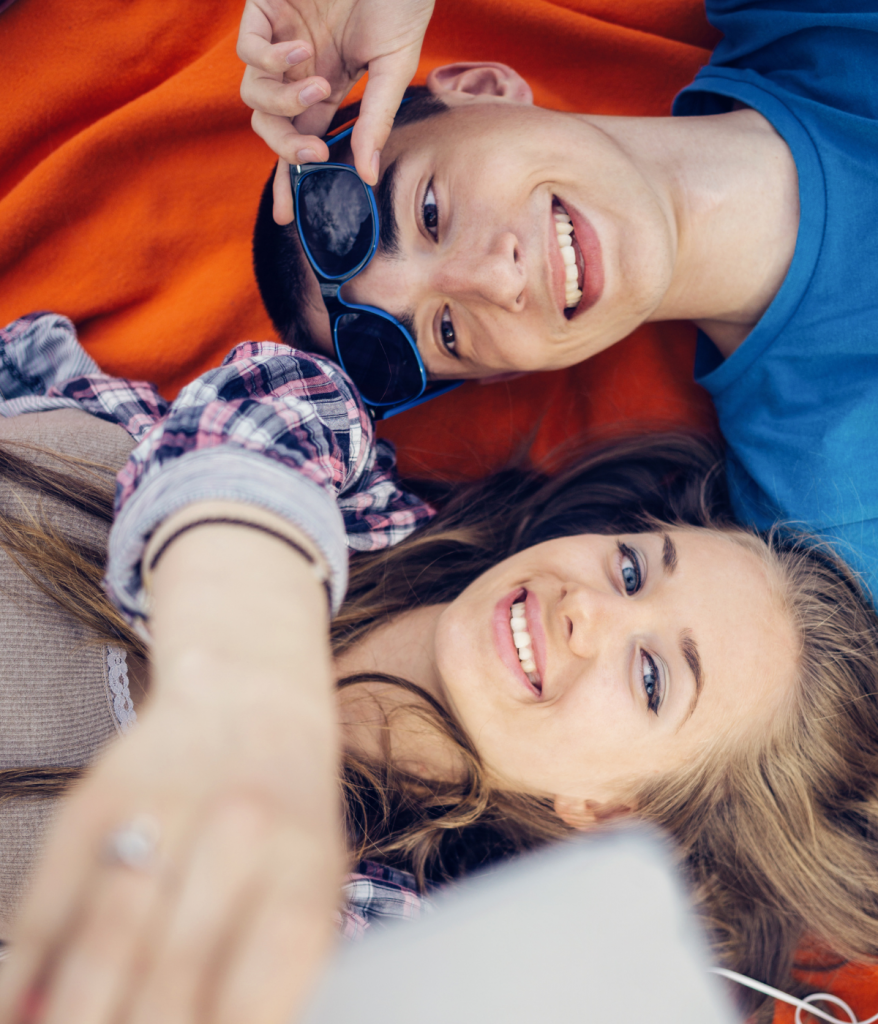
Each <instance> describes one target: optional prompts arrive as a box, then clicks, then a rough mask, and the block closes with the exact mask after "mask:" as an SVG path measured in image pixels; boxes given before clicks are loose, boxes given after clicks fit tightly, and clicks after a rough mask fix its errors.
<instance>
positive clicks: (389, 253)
mask: <svg viewBox="0 0 878 1024" xmlns="http://www.w3.org/2000/svg"><path fill="white" fill-rule="evenodd" d="M398 164H399V157H397V158H396V160H394V161H393V163H392V164H391V165H390V166H389V167H388V168H387V170H386V171H385V172H384V174H383V175H382V178H381V181H379V182H378V188H377V194H376V197H375V198H376V201H377V203H378V254H379V255H380V256H384V257H385V258H387V259H395V258H396V257H398V256H399V255H400V250H399V228H398V226H397V223H396V210H395V209H394V192H395V185H396V168H397V166H398Z"/></svg>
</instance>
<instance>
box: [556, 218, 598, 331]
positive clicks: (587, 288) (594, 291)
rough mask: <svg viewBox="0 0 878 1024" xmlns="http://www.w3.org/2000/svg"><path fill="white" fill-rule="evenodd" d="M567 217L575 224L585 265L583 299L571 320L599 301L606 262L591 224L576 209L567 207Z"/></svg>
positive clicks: (575, 233) (574, 230) (576, 236)
mask: <svg viewBox="0 0 878 1024" xmlns="http://www.w3.org/2000/svg"><path fill="white" fill-rule="evenodd" d="M565 209H566V210H567V215H568V216H569V217H570V220H571V221H572V222H573V234H574V236H575V238H576V242H577V243H578V244H579V249H580V252H581V253H582V259H583V262H584V264H585V269H584V273H583V280H582V298H581V299H580V300H579V304H578V305H577V306H576V309H574V310H573V313H572V316H571V319H575V318H576V317H578V316H579V315H580V314H581V313H584V312H585V311H586V310H587V309H591V307H592V306H593V305H594V304H595V303H596V302H597V301H598V299H599V298H600V297H601V295H602V294H603V291H604V262H603V257H602V255H601V241H600V239H599V238H598V235H597V232H596V231H595V229H594V228H593V227H592V226H591V222H590V221H589V220H588V219H587V218H586V217H583V215H582V214H581V213H580V212H579V211H578V210H577V209H575V208H574V207H572V206H569V205H565Z"/></svg>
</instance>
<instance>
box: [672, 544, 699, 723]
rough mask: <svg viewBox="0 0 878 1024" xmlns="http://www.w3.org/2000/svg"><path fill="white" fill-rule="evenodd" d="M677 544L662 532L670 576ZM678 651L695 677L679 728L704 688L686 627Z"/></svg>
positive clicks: (681, 633)
mask: <svg viewBox="0 0 878 1024" xmlns="http://www.w3.org/2000/svg"><path fill="white" fill-rule="evenodd" d="M677 561H678V556H677V545H676V544H675V543H674V541H673V539H672V538H671V535H670V534H669V533H663V534H662V566H663V567H664V570H665V572H666V573H667V574H668V575H669V576H670V575H671V573H672V572H673V571H674V570H675V569H676V568H677ZM679 642H680V653H681V654H682V655H683V659H684V661H685V662H686V664H687V665H688V666H689V669H690V670H691V672H692V675H693V676H694V677H695V694H694V696H693V697H692V702H691V703H690V705H689V710H688V711H687V712H686V717H685V718H684V719H683V721H682V722H680V724H679V725H678V726H677V728H678V729H681V728H682V727H683V726H684V725H685V724H686V722H688V721H689V719H690V718H691V717H692V712H693V711H694V710H695V708H696V707H698V698H699V697H700V696H701V691H702V689H703V688H704V665H703V663H702V661H701V654H700V653H699V651H698V644H697V643H696V642H695V637H694V636H692V633H691V631H690V630H688V629H684V630H682V631H681V632H680V639H679Z"/></svg>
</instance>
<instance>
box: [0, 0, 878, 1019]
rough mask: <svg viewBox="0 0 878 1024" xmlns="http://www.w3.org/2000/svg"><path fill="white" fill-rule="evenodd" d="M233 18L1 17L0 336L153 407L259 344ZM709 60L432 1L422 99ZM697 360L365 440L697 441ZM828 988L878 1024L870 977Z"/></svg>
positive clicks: (682, 342) (649, 10) (631, 7)
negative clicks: (482, 75) (437, 85)
mask: <svg viewBox="0 0 878 1024" xmlns="http://www.w3.org/2000/svg"><path fill="white" fill-rule="evenodd" d="M242 6H243V0H126V2H125V3H124V4H123V3H119V2H118V0H89V2H88V3H70V2H69V0H18V2H16V3H14V4H13V5H12V6H11V7H9V8H8V9H7V10H6V11H5V12H4V13H2V15H0V36H2V41H3V64H2V70H0V83H2V91H0V94H2V96H3V103H2V105H0V140H2V144H0V281H2V285H0V323H6V322H8V321H9V320H12V319H13V318H14V317H17V316H20V315H21V314H23V313H28V312H30V311H32V310H36V309H50V310H55V311H58V312H62V313H65V314H67V315H68V316H69V317H71V319H72V320H73V321H74V322H75V323H76V325H77V327H78V328H79V332H80V337H81V339H82V341H83V344H84V345H85V347H86V348H87V349H88V351H89V352H90V353H91V354H92V355H93V356H94V358H95V359H96V360H97V361H98V362H99V363H100V364H101V365H102V366H103V367H104V368H105V369H106V370H108V371H109V372H112V373H117V374H122V375H126V376H132V377H139V378H146V379H151V380H155V381H157V382H158V383H159V385H160V386H161V387H162V389H163V391H164V393H165V394H166V395H168V396H169V397H170V396H172V395H173V394H174V393H175V392H176V391H177V390H178V389H179V388H180V387H181V386H182V385H183V384H184V383H186V382H187V381H188V380H190V379H191V378H192V377H194V376H195V375H197V374H198V373H201V372H202V371H203V370H205V369H207V368H209V367H211V366H214V365H216V364H217V363H218V362H219V361H220V359H221V358H222V357H223V355H224V354H225V353H226V352H227V351H228V350H229V349H230V348H231V347H232V345H234V344H236V343H237V342H239V341H242V340H244V339H248V338H249V339H262V338H272V337H274V333H273V331H272V328H271V325H270V323H269V320H268V318H267V316H266V315H265V313H264V312H263V310H262V307H261V304H260V301H259V296H258V293H257V290H256V285H255V282H254V280H253V275H252V272H251V269H250V254H249V248H250V232H251V228H252V222H253V218H254V215H255V211H256V205H257V200H258V196H259V192H260V189H261V186H262V184H263V182H264V181H265V179H266V177H267V176H268V174H269V171H270V169H271V167H272V165H273V157H272V154H271V153H270V152H269V151H268V150H267V149H266V148H265V146H264V145H263V144H262V142H260V140H259V139H257V138H256V137H255V136H254V135H253V134H252V133H251V131H250V128H249V112H248V111H247V109H246V108H245V107H244V105H243V103H242V102H241V100H240V98H239V96H238V87H239V82H240V77H241V72H242V68H241V66H240V65H239V63H238V61H237V58H236V56H235V39H236V35H237V25H238V20H239V18H240V13H241V8H242ZM0 7H2V2H0ZM715 42H716V35H715V33H714V32H713V30H712V29H711V28H710V26H709V25H708V24H707V23H706V21H705V18H704V12H703V0H438V3H437V10H436V14H435V17H434V20H433V22H432V24H431V27H430V31H429V33H428V36H427V41H426V44H425V47H424V53H423V59H422V62H421V68H420V80H421V81H423V78H424V76H425V75H426V73H427V72H428V71H429V69H430V68H431V67H433V66H435V65H437V64H440V63H445V62H447V61H450V60H472V59H478V58H487V59H491V60H500V61H505V62H507V63H509V64H512V65H513V66H514V67H516V68H517V69H518V70H519V71H521V72H522V73H523V74H524V75H525V77H527V78H528V80H529V81H530V82H531V84H532V85H533V87H534V92H535V95H536V100H537V102H538V103H541V104H543V105H547V106H552V107H557V108H561V109H571V110H591V111H595V112H599V113H618V114H654V115H661V114H666V113H667V112H668V109H669V105H670V101H671V99H672V97H673V95H674V93H675V92H676V91H677V90H678V89H679V88H681V87H682V86H683V85H685V84H686V83H687V82H688V81H690V79H691V78H692V76H693V75H694V74H695V72H696V71H697V70H698V68H699V66H700V65H701V64H703V63H704V62H705V61H706V60H707V57H708V55H709V52H710V48H711V47H712V46H713V45H714V43H715ZM693 349H694V332H693V330H692V329H691V328H690V327H688V326H686V325H682V324H663V325H657V326H650V327H644V328H641V329H640V330H639V331H637V332H636V333H635V334H634V335H633V336H632V337H631V338H629V339H627V340H626V341H625V342H623V343H621V344H619V345H617V346H615V347H614V348H613V349H611V350H610V351H608V352H605V353H603V354H602V355H600V356H598V357H596V358H595V359H592V360H590V361H589V362H588V363H586V364H584V365H582V366H579V367H574V368H573V369H571V370H567V371H563V372H557V373H548V374H543V375H540V376H538V377H531V378H527V379H521V380H518V381H514V382H511V383H508V384H495V385H490V386H480V385H478V384H467V385H465V386H464V387H462V388H460V389H458V390H457V391H456V392H454V393H453V394H451V395H449V396H446V397H444V398H442V399H439V400H437V401H435V402H432V403H430V404H429V405H427V406H425V407H423V408H421V409H417V410H414V411H412V412H410V413H407V414H405V415H404V416H402V417H400V418H398V419H393V420H390V421H389V422H388V423H387V424H385V425H383V426H382V427H381V432H382V433H383V434H385V435H386V436H388V437H390V438H392V439H393V440H395V441H396V442H397V443H398V444H399V446H400V455H401V465H402V467H403V470H404V471H406V472H420V473H424V472H429V473H438V474H450V475H456V476H467V475H477V474H479V473H481V472H483V471H485V470H487V469H489V468H491V467H493V466H496V465H497V464H498V462H500V461H502V460H503V459H504V458H506V456H507V455H508V454H509V452H510V451H511V450H512V449H513V448H514V447H516V446H517V445H518V444H520V440H521V439H522V438H523V437H525V436H527V435H528V434H529V432H530V430H531V429H532V427H533V425H534V424H539V430H538V433H537V440H536V445H535V451H536V454H540V453H544V452H547V451H549V450H551V449H552V448H554V447H555V446H557V445H558V444H559V443H560V442H561V441H562V440H563V439H564V438H565V437H567V436H569V435H570V434H576V433H579V432H582V431H586V430H601V431H607V430H619V429H629V430H630V429H632V428H633V427H637V426H644V427H649V426H661V425H668V424H686V425H690V426H693V427H696V428H701V429H713V426H714V419H713V414H712V411H711V407H710V404H709V402H708V400H707V398H706V396H705V394H704V393H703V392H702V391H701V390H700V389H699V388H698V387H696V385H695V384H693V383H692V380H691V366H692V355H693ZM818 983H822V982H818ZM832 984H833V988H834V989H835V990H836V991H838V992H839V993H844V992H846V991H848V990H850V992H851V995H852V998H853V999H854V1000H855V1005H856V1006H858V1007H859V1009H860V1012H861V1013H865V1014H868V1012H874V1010H875V1009H878V973H871V972H866V973H865V974H864V973H863V972H862V971H855V970H850V971H849V972H847V973H844V972H843V973H842V975H840V976H839V977H837V978H835V979H834V981H833V983H832ZM872 1004H874V1005H872ZM785 1014H786V1011H785V1010H780V1011H779V1019H780V1020H784V1021H786V1020H788V1019H789V1020H792V1014H790V1015H788V1016H785Z"/></svg>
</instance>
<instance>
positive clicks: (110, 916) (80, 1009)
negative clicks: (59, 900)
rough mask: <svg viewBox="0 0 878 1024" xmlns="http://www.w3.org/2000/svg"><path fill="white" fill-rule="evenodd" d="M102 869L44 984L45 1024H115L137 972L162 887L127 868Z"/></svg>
mask: <svg viewBox="0 0 878 1024" xmlns="http://www.w3.org/2000/svg"><path fill="white" fill-rule="evenodd" d="M103 870H104V874H103V877H97V878H94V879H93V880H92V882H91V885H90V886H89V889H90V896H89V899H88V903H87V910H85V912H84V913H82V915H81V918H80V920H78V921H77V922H76V923H75V924H74V926H73V927H72V928H71V930H70V931H69V933H68V941H67V942H65V944H64V949H63V951H62V953H61V955H60V956H58V958H57V960H56V961H55V963H54V964H53V965H52V969H51V973H50V974H49V975H48V977H47V978H46V980H45V983H44V986H43V990H42V992H41V998H42V1002H43V1004H44V1011H43V1012H44V1016H43V1017H41V1018H40V1024H113V1022H115V1021H116V1020H117V1019H118V1015H119V1008H120V1006H121V1004H122V1003H123V1001H124V999H125V997H126V996H127V994H128V991H129V988H130V984H131V979H132V978H133V977H135V976H136V974H137V970H138V965H139V962H140V956H141V955H142V936H143V934H144V932H145V931H146V930H147V929H148V925H149V922H150V918H151V917H152V916H153V915H154V914H155V913H156V911H157V908H158V905H159V901H160V898H161V894H160V883H159V882H158V881H157V879H155V878H152V877H150V876H149V875H147V874H145V873H143V872H139V871H133V870H131V869H130V868H126V867H124V866H122V865H113V866H107V867H105V868H104V869H103Z"/></svg>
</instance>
